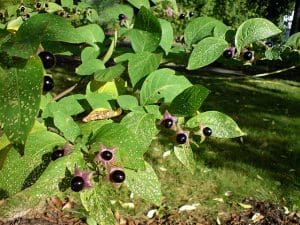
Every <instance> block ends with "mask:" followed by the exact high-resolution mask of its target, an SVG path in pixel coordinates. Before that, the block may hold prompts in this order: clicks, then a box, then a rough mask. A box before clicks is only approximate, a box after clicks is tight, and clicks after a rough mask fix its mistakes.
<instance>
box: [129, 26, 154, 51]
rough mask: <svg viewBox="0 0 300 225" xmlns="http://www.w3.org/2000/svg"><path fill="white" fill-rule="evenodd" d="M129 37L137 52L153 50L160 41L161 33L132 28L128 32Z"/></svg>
mask: <svg viewBox="0 0 300 225" xmlns="http://www.w3.org/2000/svg"><path fill="white" fill-rule="evenodd" d="M128 38H129V39H130V41H131V45H132V48H133V50H134V51H135V52H145V51H148V52H153V51H155V50H156V48H157V47H158V46H159V43H160V34H153V33H150V32H148V31H143V30H138V29H131V30H130V31H129V32H128Z"/></svg>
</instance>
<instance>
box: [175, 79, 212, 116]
mask: <svg viewBox="0 0 300 225" xmlns="http://www.w3.org/2000/svg"><path fill="white" fill-rule="evenodd" d="M208 94H209V91H208V89H207V88H205V87H203V86H202V85H199V84H198V85H193V86H191V87H188V88H187V89H185V90H184V91H183V92H181V93H180V94H179V95H177V96H176V97H175V98H174V100H173V101H172V102H171V105H170V107H169V112H170V113H171V114H174V115H177V116H192V115H193V114H195V113H196V112H197V110H198V109H199V108H200V106H201V105H202V103H203V102H204V100H205V99H206V97H207V96H208Z"/></svg>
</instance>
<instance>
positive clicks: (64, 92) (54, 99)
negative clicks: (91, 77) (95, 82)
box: [53, 83, 78, 101]
mask: <svg viewBox="0 0 300 225" xmlns="http://www.w3.org/2000/svg"><path fill="white" fill-rule="evenodd" d="M77 86H78V83H76V84H74V85H73V86H71V87H69V88H68V89H66V90H64V91H63V92H61V93H59V94H58V95H56V96H55V97H54V98H53V101H57V100H58V99H60V98H62V97H64V96H66V95H67V94H69V93H70V92H72V91H73V90H74V89H75V88H76V87H77Z"/></svg>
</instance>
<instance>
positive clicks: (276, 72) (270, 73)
mask: <svg viewBox="0 0 300 225" xmlns="http://www.w3.org/2000/svg"><path fill="white" fill-rule="evenodd" d="M296 67H297V66H291V67H288V68H284V69H281V70H275V71H272V72H267V73H259V74H256V75H252V76H251V77H265V76H269V75H273V74H278V73H282V72H285V71H288V70H292V69H295V68H296Z"/></svg>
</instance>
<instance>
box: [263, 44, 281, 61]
mask: <svg viewBox="0 0 300 225" xmlns="http://www.w3.org/2000/svg"><path fill="white" fill-rule="evenodd" d="M281 53H282V49H281V47H277V46H274V47H272V48H269V49H267V50H266V51H265V56H266V58H267V59H269V60H277V59H281V56H280V55H281Z"/></svg>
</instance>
